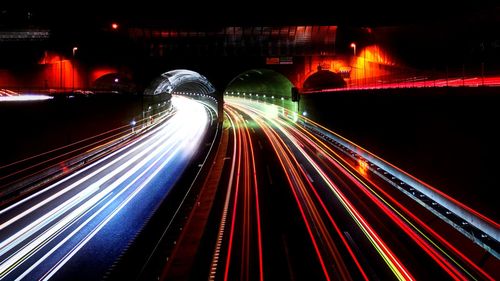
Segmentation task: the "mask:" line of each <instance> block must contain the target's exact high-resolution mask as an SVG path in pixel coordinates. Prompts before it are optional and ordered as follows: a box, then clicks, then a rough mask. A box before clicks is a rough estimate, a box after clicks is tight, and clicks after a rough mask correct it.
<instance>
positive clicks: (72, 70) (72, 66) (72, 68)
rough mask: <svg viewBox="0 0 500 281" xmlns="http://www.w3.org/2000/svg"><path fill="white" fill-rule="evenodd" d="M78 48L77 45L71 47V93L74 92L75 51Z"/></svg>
mask: <svg viewBox="0 0 500 281" xmlns="http://www.w3.org/2000/svg"><path fill="white" fill-rule="evenodd" d="M77 50H78V47H73V62H72V63H71V72H72V74H71V75H72V76H73V79H71V80H72V84H73V87H72V88H73V93H74V92H75V53H76V51H77Z"/></svg>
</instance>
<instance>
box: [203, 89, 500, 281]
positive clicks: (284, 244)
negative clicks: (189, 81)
mask: <svg viewBox="0 0 500 281" xmlns="http://www.w3.org/2000/svg"><path fill="white" fill-rule="evenodd" d="M225 102H226V103H225V112H226V116H227V118H228V119H229V121H230V123H231V125H232V128H233V135H232V142H231V143H230V144H229V145H230V146H231V147H232V150H231V152H228V155H227V158H228V159H230V160H231V161H228V162H227V167H226V168H227V169H228V170H229V178H228V179H227V182H226V183H225V185H226V188H227V189H226V194H225V202H224V208H223V212H222V215H221V218H220V224H219V230H218V236H217V240H216V243H215V245H214V252H213V256H212V263H211V267H210V277H209V278H210V279H211V280H264V279H270V280H372V279H375V280H497V279H499V278H500V269H499V268H500V263H499V259H498V258H497V257H495V256H494V255H495V253H496V251H497V250H498V245H499V244H498V241H496V240H494V239H492V238H491V237H489V236H488V235H485V234H484V233H483V234H482V235H484V237H486V238H485V239H486V240H485V241H476V243H475V242H474V241H473V240H472V239H470V238H469V237H468V236H467V235H464V233H465V232H466V231H465V230H464V229H466V227H468V225H467V224H466V223H464V221H463V220H459V218H458V216H457V215H454V214H453V213H452V212H449V211H448V209H446V208H445V207H443V206H439V204H437V203H436V202H435V201H432V200H424V199H428V198H425V195H423V194H420V193H418V191H416V190H415V189H414V188H413V187H412V185H413V181H410V180H408V182H404V180H402V181H400V180H399V179H396V177H394V176H393V175H392V174H390V173H388V172H387V171H386V170H384V169H381V167H379V166H377V165H375V164H374V162H372V161H368V160H367V159H366V158H363V157H360V155H359V154H358V153H357V152H358V151H353V150H351V149H348V148H347V147H346V146H345V145H342V144H340V143H338V142H335V141H334V140H332V139H330V138H329V137H327V136H326V135H325V134H322V133H321V132H320V131H319V130H316V129H315V128H320V125H319V124H315V123H314V122H312V121H311V120H308V119H307V118H305V117H303V116H298V115H297V114H296V113H293V112H288V111H286V110H284V109H282V108H280V107H277V106H275V105H272V104H267V103H263V102H257V101H252V100H249V99H244V98H234V97H227V96H226V97H225ZM361 150H362V149H361V148H360V149H359V151H361ZM396 181H397V184H395V183H394V182H396ZM396 186H397V187H398V188H396ZM403 186H406V187H408V189H405V188H406V187H405V188H403ZM405 190H406V191H405ZM408 193H410V195H408ZM411 193H413V195H414V196H411ZM418 198H420V199H418ZM423 201H426V202H427V204H428V205H429V206H434V207H429V206H427V205H426V204H423V203H422V202H423ZM438 209H442V210H445V211H444V212H445V213H443V214H446V215H448V216H449V217H447V218H448V219H443V218H442V216H441V215H440V214H439V213H437V211H436V210H438ZM448 213H449V214H448ZM443 216H444V215H443ZM452 216H455V217H452ZM452 220H455V222H456V224H458V225H459V226H458V227H457V226H456V225H455V224H453V223H450V221H452ZM488 223H491V225H492V228H494V229H498V223H496V222H493V221H488ZM460 225H462V227H460ZM474 231H478V232H481V231H480V230H478V229H474ZM481 233H482V232H481ZM481 237H483V236H481ZM485 245H486V246H485ZM485 247H486V248H488V247H490V251H486V250H485ZM491 249H492V250H491Z"/></svg>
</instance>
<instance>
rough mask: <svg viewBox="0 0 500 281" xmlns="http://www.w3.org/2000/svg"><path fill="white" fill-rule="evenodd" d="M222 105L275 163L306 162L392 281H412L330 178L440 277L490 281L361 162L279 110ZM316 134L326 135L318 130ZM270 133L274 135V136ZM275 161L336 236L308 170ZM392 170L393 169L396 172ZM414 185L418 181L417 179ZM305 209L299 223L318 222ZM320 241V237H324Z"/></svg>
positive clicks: (234, 102) (242, 102)
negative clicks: (253, 126) (242, 120)
mask: <svg viewBox="0 0 500 281" xmlns="http://www.w3.org/2000/svg"><path fill="white" fill-rule="evenodd" d="M226 102H227V104H228V105H229V106H230V107H231V108H234V109H235V110H237V111H240V112H244V113H245V114H247V115H249V116H251V118H252V119H254V120H255V121H256V122H257V123H258V124H259V126H260V127H261V129H262V130H263V131H264V132H266V135H267V136H268V139H269V141H270V143H271V144H273V143H275V144H280V143H281V144H280V145H281V146H282V148H278V147H277V145H275V144H273V147H274V150H275V151H276V152H275V153H276V154H277V155H278V158H280V159H281V157H282V156H280V155H282V154H283V155H285V154H289V155H292V156H293V155H294V152H292V151H291V150H290V149H291V148H292V147H293V150H294V151H297V152H298V153H299V154H300V155H301V156H302V157H303V158H305V159H306V160H307V163H308V164H309V165H310V166H311V167H312V169H313V170H314V171H315V172H314V173H312V174H313V175H315V176H314V177H320V178H322V179H323V181H324V183H326V185H327V186H328V187H329V188H330V190H331V191H332V193H333V194H334V195H335V196H336V197H337V198H338V199H339V201H340V202H341V203H342V205H343V206H344V208H345V209H346V210H347V211H348V212H349V214H350V216H351V217H352V219H353V220H354V221H355V222H356V224H357V225H358V227H359V228H360V230H361V231H362V232H363V233H364V234H365V236H366V238H368V239H369V240H370V242H371V243H372V245H373V246H374V247H375V248H376V249H377V251H378V252H379V254H380V255H381V257H382V258H383V259H384V260H385V261H386V262H387V265H388V266H389V267H390V268H391V270H393V273H394V274H395V276H396V277H398V279H401V280H412V279H414V277H413V276H412V275H411V273H410V272H409V271H408V270H407V269H406V268H405V266H404V263H403V262H402V259H401V258H398V257H397V255H396V253H398V252H399V251H393V250H391V249H390V247H389V245H390V242H389V241H383V238H382V237H381V236H380V235H379V234H378V233H377V232H378V230H376V229H374V228H373V227H372V226H370V223H368V221H367V220H366V219H365V218H364V217H363V215H362V214H361V212H360V211H358V210H357V207H356V204H353V202H350V199H349V198H348V197H347V194H344V192H343V191H341V189H340V186H337V185H336V184H335V183H334V182H335V181H336V177H335V176H333V175H334V174H336V173H338V172H340V173H341V174H342V175H343V177H345V178H346V179H347V180H348V182H350V183H351V185H352V187H356V189H357V190H359V191H360V192H361V193H358V194H363V196H366V197H365V198H367V199H368V200H369V202H371V203H370V204H374V206H377V207H376V208H377V209H378V210H379V211H380V213H381V214H384V216H385V217H386V218H388V219H389V220H391V221H393V222H394V225H395V226H397V227H398V228H400V231H402V233H405V235H407V236H408V237H409V238H410V239H411V240H412V241H414V243H415V245H418V247H419V248H421V249H422V251H423V252H422V253H425V254H426V255H428V256H429V257H430V258H431V260H433V261H434V262H435V263H436V265H437V266H439V267H440V268H441V269H442V270H443V272H446V274H447V275H448V276H449V277H450V278H452V279H454V280H469V279H473V280H478V279H486V280H494V279H495V278H494V277H493V275H491V273H489V272H487V271H485V270H484V269H482V268H481V266H479V265H478V264H477V261H475V262H474V261H472V260H471V259H470V258H469V257H468V256H467V253H464V252H463V250H462V249H460V246H458V245H452V244H451V243H450V241H447V239H446V238H445V237H444V236H443V235H446V234H440V233H438V230H435V229H433V228H432V227H430V226H429V225H427V224H426V223H424V221H423V220H422V219H420V218H419V217H418V216H417V215H416V213H413V211H412V210H410V209H408V208H407V207H406V206H405V205H403V204H402V203H401V202H399V201H398V199H396V198H394V196H393V195H391V194H390V193H389V192H387V191H386V190H385V188H382V187H381V186H380V185H379V184H378V183H375V182H374V181H373V179H372V177H373V176H375V175H374V174H372V173H371V172H370V173H368V172H367V171H368V170H369V169H370V168H369V166H368V165H366V163H365V165H364V167H365V169H362V171H361V170H360V168H359V165H360V164H359V161H361V160H359V161H358V160H356V162H354V161H353V160H352V159H351V158H350V157H346V156H344V155H342V154H341V153H340V154H339V153H338V152H337V151H336V150H335V149H334V146H332V145H331V144H329V143H326V142H325V141H324V140H322V139H320V138H319V137H318V136H316V135H315V134H313V133H312V132H311V131H310V130H308V129H306V128H305V127H302V126H297V125H298V124H300V123H295V122H296V121H297V120H293V122H292V121H290V120H289V119H287V118H288V117H286V116H288V115H289V114H288V113H286V112H284V111H283V110H279V108H278V107H277V106H275V105H270V104H264V103H259V102H254V101H249V100H246V99H238V98H231V97H229V98H227V99H226ZM273 112H274V113H275V112H278V113H279V112H282V114H281V116H279V115H280V114H273ZM299 118H303V119H304V120H305V122H306V123H310V124H314V125H315V126H320V125H319V124H317V123H314V122H313V121H312V120H309V119H306V118H304V117H302V116H300V117H299ZM322 128H323V129H326V128H324V127H322ZM275 130H276V132H274V131H275ZM332 133H333V132H332ZM335 135H336V134H335ZM336 136H338V135H336ZM338 137H340V136H338ZM351 144H352V143H351ZM288 147H290V148H288ZM281 150H288V153H284V152H280V151H281ZM295 153H296V152H295ZM347 156H350V155H347ZM294 158H295V157H291V159H294ZM280 161H282V162H281V163H282V168H283V170H284V171H285V173H287V178H288V180H289V184H290V186H299V179H301V177H300V176H298V175H297V174H295V175H293V174H290V175H288V173H290V172H291V170H290V169H291V167H294V166H297V167H299V168H298V169H299V171H300V173H301V175H302V178H303V179H304V183H306V184H307V185H310V187H311V190H313V195H314V197H315V199H316V202H318V204H319V207H320V209H322V210H323V211H324V212H325V213H326V217H327V220H328V221H329V222H330V224H331V225H332V226H333V229H334V230H335V231H336V232H337V233H340V230H338V229H339V226H338V225H337V224H336V223H335V221H334V218H333V217H332V216H331V214H330V213H329V211H328V206H327V203H326V202H324V201H323V200H322V199H321V196H322V195H321V194H318V193H317V192H316V189H321V186H320V185H318V182H317V180H316V179H315V181H314V183H313V182H312V180H311V178H310V176H309V175H310V174H311V170H310V169H307V170H306V167H302V165H300V163H299V162H298V161H299V160H296V159H295V160H294V161H295V163H294V161H288V160H280ZM394 168H395V169H397V168H396V167H394ZM398 170H399V169H398ZM336 171H337V172H336ZM399 171H400V170H399ZM401 172H403V171H401ZM403 173H404V172H403ZM412 178H413V177H412ZM415 180H416V181H418V179H415ZM299 190H300V189H299ZM350 192H353V191H350ZM391 192H394V191H391ZM436 192H439V191H437V189H436ZM443 196H446V197H447V198H449V196H448V195H445V194H443ZM450 200H453V201H455V200H454V199H452V198H450ZM304 202H312V201H311V200H310V198H309V199H302V200H297V204H298V205H299V208H301V207H300V206H301V204H303V203H304ZM310 204H311V205H310V206H309V207H307V208H310V211H307V212H305V213H303V217H304V221H305V223H308V222H307V221H308V220H311V219H309V218H307V217H308V216H310V217H313V218H314V217H316V218H319V219H321V218H320V217H318V216H314V215H311V214H313V212H314V211H311V210H314V209H315V207H314V206H313V204H315V203H310ZM457 205H460V206H462V205H463V204H461V203H459V202H457ZM304 206H307V205H304ZM464 208H466V209H467V210H469V209H470V208H469V207H466V206H464ZM420 212H421V211H420ZM470 212H474V213H475V211H474V210H470ZM304 214H306V215H304ZM478 216H480V217H481V218H483V216H482V215H480V214H478ZM319 219H318V220H319ZM484 219H485V220H486V221H490V220H489V219H487V218H484ZM312 221H314V220H312ZM312 225H316V226H317V225H319V223H318V222H315V223H313V224H312ZM492 225H494V226H496V225H498V224H497V223H496V222H493V224H492ZM318 233H321V231H318ZM323 235H324V236H326V235H327V234H323ZM340 237H341V240H342V243H343V244H344V246H345V247H346V248H347V250H348V252H349V255H350V256H351V258H352V259H353V260H354V262H355V264H357V267H358V268H360V269H361V270H360V274H361V275H362V276H364V277H365V279H368V277H367V275H366V274H365V272H364V271H363V270H362V268H361V264H360V263H359V262H358V260H357V257H356V254H355V253H354V252H353V251H352V249H350V247H349V245H348V243H347V242H346V241H345V239H344V237H343V236H342V235H340ZM311 239H312V240H313V243H314V237H313V236H311ZM384 239H385V238H384ZM321 241H326V240H321ZM387 243H389V244H387ZM315 247H316V246H315ZM326 248H328V247H326ZM317 253H318V256H319V257H320V260H321V253H320V251H317ZM325 273H326V274H328V271H327V270H325Z"/></svg>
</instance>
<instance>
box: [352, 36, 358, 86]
mask: <svg viewBox="0 0 500 281" xmlns="http://www.w3.org/2000/svg"><path fill="white" fill-rule="evenodd" d="M351 48H353V50H354V59H356V43H354V42H353V43H351ZM354 63H356V62H354ZM353 68H355V67H351V71H352V69H353ZM357 72H358V71H357V70H355V72H354V74H355V76H357ZM351 79H352V78H351ZM354 80H357V79H356V77H354ZM356 82H357V81H356ZM352 84H353V83H352V80H351V86H352Z"/></svg>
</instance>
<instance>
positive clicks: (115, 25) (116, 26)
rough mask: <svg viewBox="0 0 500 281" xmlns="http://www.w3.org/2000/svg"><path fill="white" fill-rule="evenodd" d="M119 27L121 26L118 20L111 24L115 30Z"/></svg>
mask: <svg viewBox="0 0 500 281" xmlns="http://www.w3.org/2000/svg"><path fill="white" fill-rule="evenodd" d="M118 27H119V25H118V24H117V23H116V22H114V23H112V24H111V28H112V29H113V30H117V29H118Z"/></svg>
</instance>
